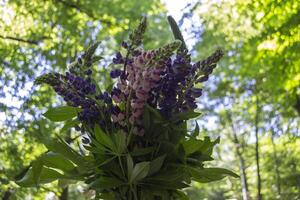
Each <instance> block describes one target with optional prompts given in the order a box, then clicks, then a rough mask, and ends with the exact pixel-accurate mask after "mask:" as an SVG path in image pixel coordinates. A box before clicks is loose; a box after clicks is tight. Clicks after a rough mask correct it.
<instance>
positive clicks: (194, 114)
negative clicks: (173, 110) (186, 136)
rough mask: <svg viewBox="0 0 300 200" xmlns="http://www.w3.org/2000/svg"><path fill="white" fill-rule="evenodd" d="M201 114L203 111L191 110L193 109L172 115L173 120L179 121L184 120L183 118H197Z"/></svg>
mask: <svg viewBox="0 0 300 200" xmlns="http://www.w3.org/2000/svg"><path fill="white" fill-rule="evenodd" d="M199 115H201V113H198V112H194V111H193V110H191V111H187V112H183V113H179V114H176V115H174V116H173V117H172V119H171V121H172V122H177V121H182V120H189V119H193V118H196V117H198V116H199Z"/></svg>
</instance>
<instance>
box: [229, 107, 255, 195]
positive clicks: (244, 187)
mask: <svg viewBox="0 0 300 200" xmlns="http://www.w3.org/2000/svg"><path fill="white" fill-rule="evenodd" d="M227 117H228V120H229V123H230V126H231V129H232V136H233V143H234V144H235V153H236V155H237V157H238V159H239V164H240V176H241V185H242V196H243V200H249V199H250V195H249V189H248V179H247V174H246V166H245V159H244V157H243V154H242V150H241V144H240V142H239V139H238V136H237V133H236V130H235V127H234V124H233V120H232V117H231V114H230V113H229V112H227Z"/></svg>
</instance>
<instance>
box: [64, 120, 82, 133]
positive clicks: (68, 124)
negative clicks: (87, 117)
mask: <svg viewBox="0 0 300 200" xmlns="http://www.w3.org/2000/svg"><path fill="white" fill-rule="evenodd" d="M79 123H80V121H79V120H78V119H73V120H67V121H66V122H65V124H64V126H63V127H62V129H61V130H60V132H61V133H63V132H66V131H68V130H69V129H70V128H72V127H74V126H76V125H78V124H79Z"/></svg>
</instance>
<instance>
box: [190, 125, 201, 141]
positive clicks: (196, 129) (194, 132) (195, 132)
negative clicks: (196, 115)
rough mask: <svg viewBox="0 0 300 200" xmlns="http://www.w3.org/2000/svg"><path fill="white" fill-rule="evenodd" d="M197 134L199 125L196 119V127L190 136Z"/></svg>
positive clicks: (194, 136)
mask: <svg viewBox="0 0 300 200" xmlns="http://www.w3.org/2000/svg"><path fill="white" fill-rule="evenodd" d="M198 135H199V125H198V122H197V121H196V127H195V130H194V131H193V133H192V134H191V136H192V137H193V138H196V137H197V136H198Z"/></svg>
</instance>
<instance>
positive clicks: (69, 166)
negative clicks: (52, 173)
mask: <svg viewBox="0 0 300 200" xmlns="http://www.w3.org/2000/svg"><path fill="white" fill-rule="evenodd" d="M42 160H43V164H44V165H45V166H47V167H51V168H56V169H60V170H62V171H64V172H71V171H72V170H74V169H75V165H74V164H73V163H72V162H71V161H70V160H68V159H67V158H66V157H64V156H62V155H61V154H58V153H53V152H48V153H47V154H45V155H43V156H42Z"/></svg>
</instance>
